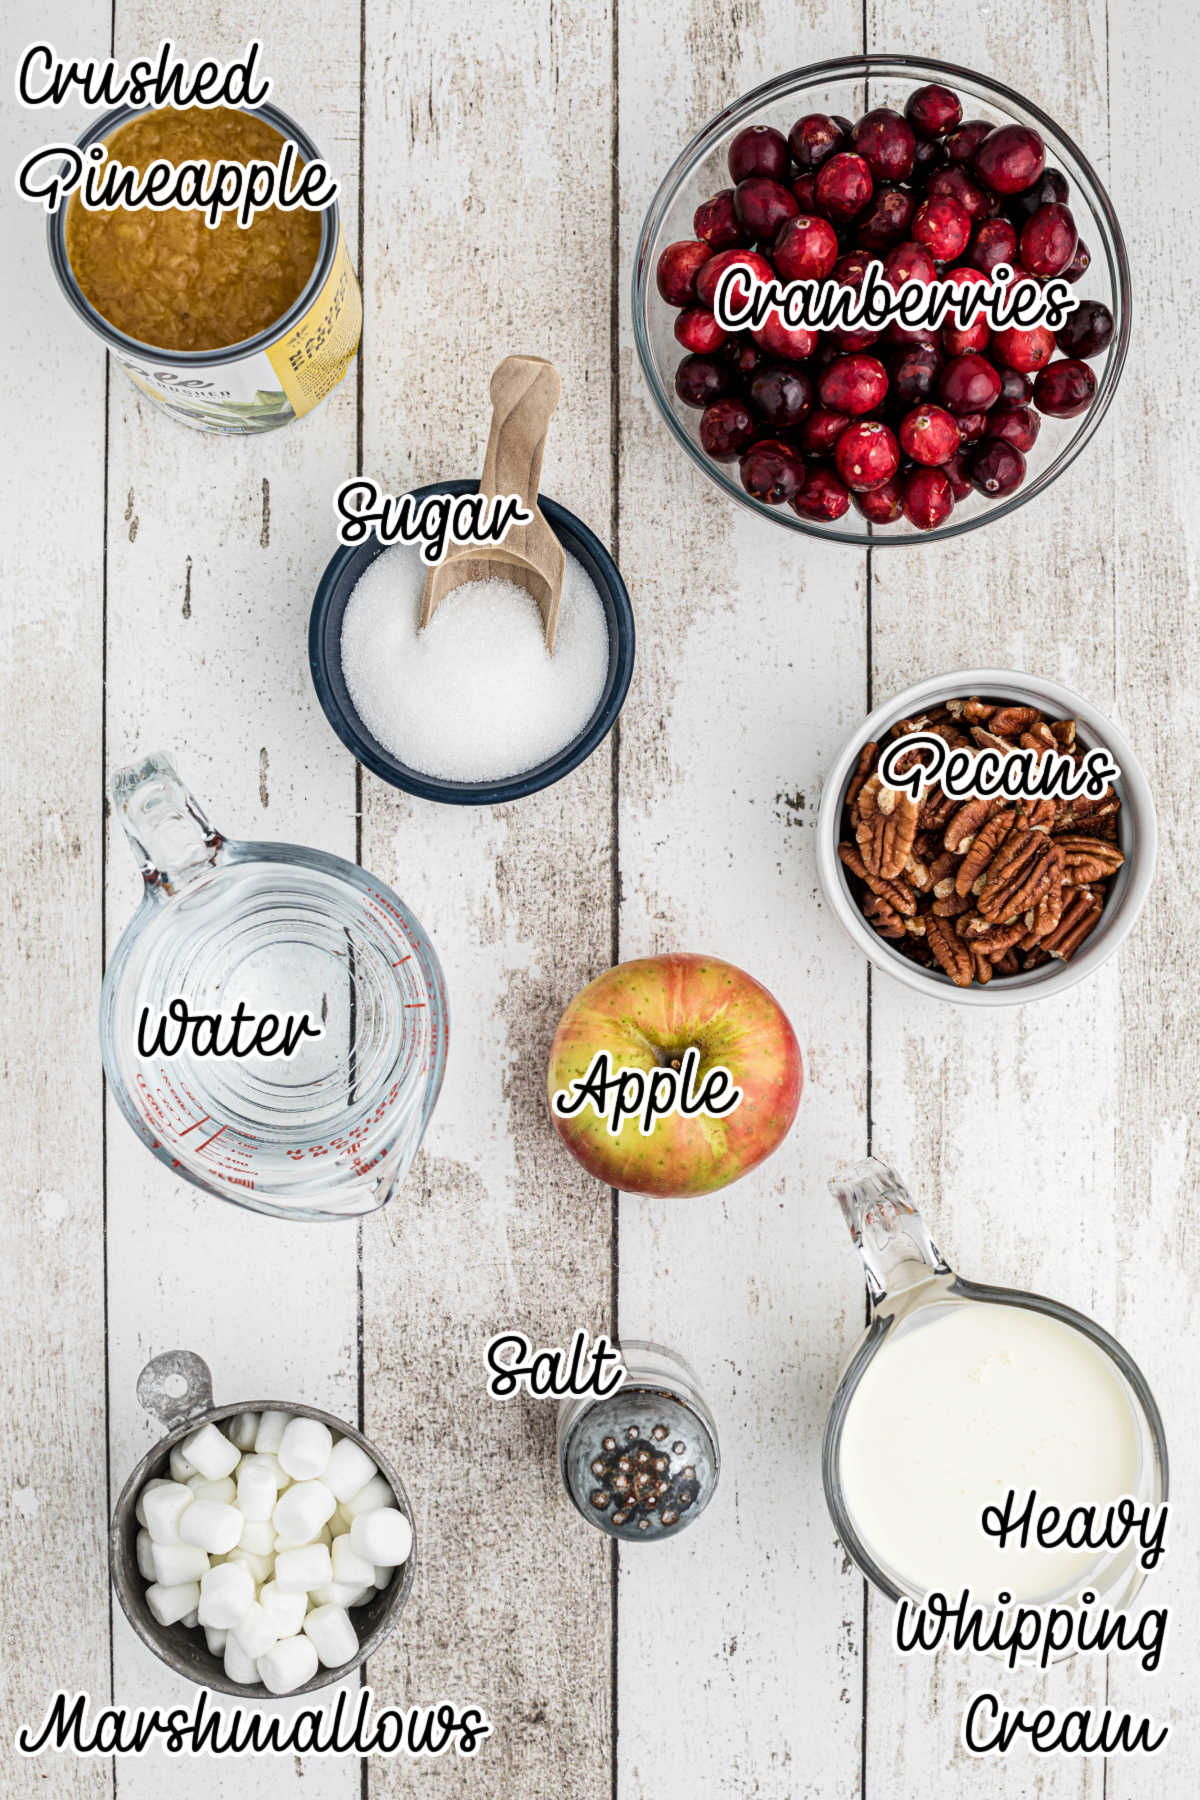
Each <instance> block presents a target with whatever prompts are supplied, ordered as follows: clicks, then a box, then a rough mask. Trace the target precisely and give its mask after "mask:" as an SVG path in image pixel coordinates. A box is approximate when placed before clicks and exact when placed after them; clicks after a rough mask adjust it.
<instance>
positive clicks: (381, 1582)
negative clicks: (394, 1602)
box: [375, 1569, 396, 1589]
mask: <svg viewBox="0 0 1200 1800" xmlns="http://www.w3.org/2000/svg"><path fill="white" fill-rule="evenodd" d="M395 1573H396V1571H395V1569H376V1571H375V1586H376V1587H377V1588H381V1589H382V1588H385V1587H386V1586H387V1584H388V1582H389V1581H390V1580H391V1579H392V1576H393V1575H394V1574H395Z"/></svg>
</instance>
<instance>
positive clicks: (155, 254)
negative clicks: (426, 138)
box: [48, 105, 362, 436]
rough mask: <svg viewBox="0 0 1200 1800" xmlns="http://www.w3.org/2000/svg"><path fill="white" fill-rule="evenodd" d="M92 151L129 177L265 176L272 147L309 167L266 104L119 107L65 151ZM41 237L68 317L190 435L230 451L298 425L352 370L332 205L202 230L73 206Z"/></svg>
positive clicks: (350, 318) (197, 218)
mask: <svg viewBox="0 0 1200 1800" xmlns="http://www.w3.org/2000/svg"><path fill="white" fill-rule="evenodd" d="M101 140H102V141H104V142H105V143H106V144H107V145H108V148H109V152H110V154H111V155H112V156H113V157H114V158H117V159H119V160H120V161H122V162H124V163H129V164H132V163H136V164H138V165H139V166H144V165H145V163H146V162H147V161H148V160H150V159H151V158H164V159H165V160H167V161H171V162H177V161H182V160H184V159H185V158H187V157H198V156H199V157H209V158H211V159H212V160H214V161H215V160H216V157H217V155H225V156H227V157H230V158H231V159H232V160H249V159H250V158H251V157H252V156H255V155H263V154H265V155H266V156H267V157H268V158H269V159H270V160H272V161H273V160H275V157H276V155H277V154H278V151H279V149H280V148H281V146H282V142H283V140H290V141H291V142H293V143H294V144H295V145H296V147H297V151H298V152H299V155H300V156H301V158H303V160H304V162H306V163H307V162H310V161H313V160H315V159H317V158H318V157H319V152H318V150H317V148H316V145H315V144H314V143H313V142H312V140H311V139H310V138H309V137H308V136H307V135H306V133H304V132H303V131H301V130H300V128H299V126H298V125H296V124H295V123H294V122H293V121H292V120H291V119H290V118H288V116H287V114H286V113H283V112H281V111H280V110H279V109H278V108H277V107H274V106H268V105H263V106H259V107H255V108H247V109H245V111H238V110H234V109H229V108H190V109H185V110H183V111H178V110H176V109H174V108H169V107H168V108H163V109H160V110H159V111H150V110H146V109H142V110H138V109H136V108H132V107H117V108H115V109H114V110H112V111H111V112H108V113H105V114H104V115H103V117H101V118H99V119H97V120H96V121H95V122H94V123H93V124H92V125H91V126H89V127H88V129H87V130H86V131H85V132H84V133H83V135H82V136H81V137H80V138H79V139H78V140H77V144H78V148H79V149H80V150H86V149H87V147H88V146H89V145H91V144H95V143H97V142H98V141H101ZM201 234H205V235H201ZM48 236H49V245H50V261H51V263H52V265H53V267H54V272H55V274H56V275H57V277H58V280H59V283H60V285H61V287H62V289H63V291H64V293H65V294H66V296H67V298H68V300H69V301H70V302H71V305H72V306H73V307H74V309H75V311H76V312H77V313H78V314H79V316H80V317H81V318H82V319H83V320H85V322H86V323H87V324H88V325H90V326H91V328H92V330H93V331H94V332H96V333H97V335H98V336H99V337H101V338H103V340H104V342H105V343H106V344H107V346H108V348H109V349H110V351H111V352H112V354H113V356H114V357H115V358H116V360H117V361H118V362H119V363H120V365H121V367H122V368H123V369H124V370H125V371H126V373H127V374H128V375H129V376H130V378H131V379H132V380H133V381H134V382H135V383H136V384H137V386H138V387H139V388H140V389H141V390H142V392H143V393H144V394H145V395H146V396H147V398H148V399H150V400H152V401H154V403H155V404H156V405H157V406H160V407H162V409H163V410H164V411H166V412H168V413H170V414H171V415H172V417H174V418H176V419H181V420H182V421H183V423H184V424H186V425H191V426H194V427H195V428H196V429H198V430H200V431H213V432H220V433H225V434H232V435H239V436H244V435H246V434H250V433H256V432H262V431H273V430H274V429H275V428H276V427H277V426H280V425H287V424H289V423H290V422H291V420H293V419H297V418H303V416H304V415H305V413H308V412H311V411H312V410H313V408H314V407H316V406H319V405H320V403H321V401H322V400H324V399H325V397H326V395H327V394H329V393H330V392H331V391H332V389H333V388H335V387H336V386H337V384H338V382H339V381H340V380H341V378H342V376H343V375H344V374H345V372H346V370H347V369H348V368H349V366H350V364H351V363H352V362H353V360H354V356H355V353H356V351H357V349H358V343H359V336H360V334H361V331H362V296H361V294H360V292H359V286H358V281H357V279H356V277H355V274H354V270H353V268H352V266H351V263H350V257H349V254H348V252H347V250H346V243H345V239H344V237H343V234H342V224H341V217H340V214H339V210H338V205H337V201H336V200H334V201H333V202H332V203H331V204H330V205H329V206H327V207H326V208H325V209H324V210H322V211H320V212H317V211H312V210H308V211H306V210H304V209H302V208H296V209H295V210H294V211H288V212H285V211H283V210H282V209H279V208H273V209H271V211H269V212H266V213H263V214H260V215H258V216H257V217H256V218H255V219H253V220H252V221H251V224H250V225H249V226H247V227H242V226H240V225H238V223H237V222H236V220H234V219H233V218H223V219H222V220H221V222H220V223H219V224H218V225H217V226H216V228H215V229H212V228H210V227H209V226H208V225H207V223H206V222H205V220H204V218H203V216H202V214H201V213H199V212H195V213H193V214H189V213H187V212H185V211H183V210H181V209H173V210H172V211H170V212H157V213H156V212H151V211H146V210H144V209H143V210H142V211H132V210H128V209H120V210H114V211H105V212H97V211H90V212H89V211H85V210H84V209H83V208H82V206H81V205H80V202H79V199H78V196H77V195H71V196H70V197H68V198H65V199H64V200H63V201H62V202H61V203H60V205H59V206H58V208H57V210H56V211H55V212H53V213H52V214H51V215H50V219H49V223H48ZM189 284H190V285H189ZM222 338H224V339H225V340H226V341H225V342H221V341H219V340H220V339H222ZM154 340H158V341H154Z"/></svg>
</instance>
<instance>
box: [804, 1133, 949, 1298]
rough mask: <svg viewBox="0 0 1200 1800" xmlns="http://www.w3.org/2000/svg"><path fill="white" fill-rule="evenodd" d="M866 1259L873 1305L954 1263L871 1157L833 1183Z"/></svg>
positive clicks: (890, 1173) (889, 1171)
mask: <svg viewBox="0 0 1200 1800" xmlns="http://www.w3.org/2000/svg"><path fill="white" fill-rule="evenodd" d="M829 1191H830V1192H831V1193H832V1195H833V1197H834V1199H835V1200H836V1201H837V1203H838V1205H839V1206H840V1207H841V1209H842V1216H843V1217H844V1219H845V1221H846V1224H847V1225H848V1226H849V1228H850V1237H851V1239H852V1241H853V1243H854V1247H855V1249H856V1250H857V1251H858V1254H859V1256H860V1257H861V1258H862V1263H863V1268H864V1270H865V1271H866V1277H867V1292H868V1294H869V1295H870V1299H871V1304H872V1306H878V1305H879V1303H880V1301H881V1300H883V1299H884V1298H885V1297H886V1296H887V1295H888V1294H892V1293H896V1292H898V1291H900V1290H901V1289H903V1288H910V1287H915V1286H916V1284H917V1283H918V1282H921V1281H928V1279H929V1277H930V1276H931V1275H948V1274H949V1273H950V1265H949V1264H948V1263H947V1262H946V1260H945V1258H944V1257H943V1256H942V1253H941V1251H940V1250H939V1249H938V1247H937V1245H936V1244H935V1243H934V1241H933V1239H932V1238H931V1237H930V1235H929V1228H928V1227H927V1225H926V1224H925V1221H924V1219H923V1218H922V1217H921V1215H920V1213H919V1212H918V1211H917V1209H916V1207H915V1206H914V1205H913V1203H912V1201H911V1200H910V1199H909V1196H908V1190H907V1188H906V1187H905V1185H904V1183H903V1182H902V1181H901V1179H900V1177H899V1175H897V1173H896V1171H895V1169H893V1168H892V1167H891V1165H890V1164H889V1163H885V1162H881V1161H880V1160H879V1158H878V1157H875V1156H868V1157H867V1158H866V1160H865V1161H864V1162H860V1163H856V1164H855V1165H854V1166H853V1167H852V1168H850V1169H847V1170H846V1172H845V1173H844V1174H843V1175H838V1176H835V1177H834V1178H833V1180H832V1181H831V1182H830V1183H829Z"/></svg>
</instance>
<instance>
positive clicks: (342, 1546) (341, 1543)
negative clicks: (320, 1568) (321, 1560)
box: [329, 1537, 375, 1588]
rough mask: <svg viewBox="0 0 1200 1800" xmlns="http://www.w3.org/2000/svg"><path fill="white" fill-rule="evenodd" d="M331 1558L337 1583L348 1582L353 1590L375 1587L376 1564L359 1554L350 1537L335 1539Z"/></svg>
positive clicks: (330, 1553)
mask: <svg viewBox="0 0 1200 1800" xmlns="http://www.w3.org/2000/svg"><path fill="white" fill-rule="evenodd" d="M329 1557H330V1561H331V1562H332V1564H333V1579H334V1580H335V1581H342V1582H346V1583H347V1584H348V1585H349V1586H350V1587H352V1588H365V1587H370V1588H373V1587H374V1585H375V1564H374V1563H372V1562H368V1561H367V1559H366V1558H365V1557H363V1556H360V1555H359V1554H358V1551H357V1550H356V1549H355V1548H354V1544H353V1541H352V1540H351V1539H350V1538H349V1537H339V1538H334V1540H333V1548H332V1549H331V1550H330V1552H329Z"/></svg>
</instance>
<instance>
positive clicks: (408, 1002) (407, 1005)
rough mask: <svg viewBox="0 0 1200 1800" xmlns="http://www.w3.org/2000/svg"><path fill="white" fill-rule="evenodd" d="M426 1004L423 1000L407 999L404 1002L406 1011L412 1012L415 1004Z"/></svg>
mask: <svg viewBox="0 0 1200 1800" xmlns="http://www.w3.org/2000/svg"><path fill="white" fill-rule="evenodd" d="M424 1004H425V1002H424V1001H423V1000H406V1001H405V1002H404V1010H405V1012H411V1011H412V1009H413V1007H414V1006H424Z"/></svg>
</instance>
